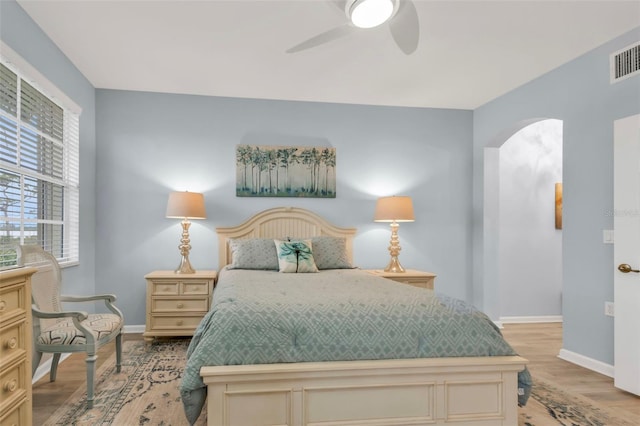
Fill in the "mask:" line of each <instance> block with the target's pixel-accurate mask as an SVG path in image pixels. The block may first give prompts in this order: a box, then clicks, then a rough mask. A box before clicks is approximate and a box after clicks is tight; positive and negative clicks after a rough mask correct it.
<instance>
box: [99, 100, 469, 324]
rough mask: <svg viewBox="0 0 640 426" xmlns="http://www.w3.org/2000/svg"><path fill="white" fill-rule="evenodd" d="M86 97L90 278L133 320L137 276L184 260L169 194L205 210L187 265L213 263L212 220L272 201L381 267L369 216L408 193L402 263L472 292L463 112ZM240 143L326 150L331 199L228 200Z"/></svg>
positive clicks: (235, 217) (140, 304)
mask: <svg viewBox="0 0 640 426" xmlns="http://www.w3.org/2000/svg"><path fill="white" fill-rule="evenodd" d="M96 102H97V106H96V112H97V114H96V115H97V125H96V130H97V141H98V148H97V159H98V161H97V175H96V181H97V188H98V191H97V221H96V223H97V232H96V236H97V240H98V244H97V250H96V256H97V262H96V282H97V287H98V289H99V290H100V291H109V292H115V293H117V294H121V295H124V294H126V295H127V296H126V297H121V301H120V305H121V306H122V307H123V308H124V310H125V312H126V313H127V320H128V323H129V324H143V323H144V302H145V282H144V279H143V276H144V275H145V274H146V273H148V272H151V271H152V270H155V269H169V270H170V269H174V268H175V267H176V266H177V264H178V261H179V258H180V256H179V252H178V248H177V246H178V244H179V239H180V233H181V228H180V225H179V222H178V221H176V220H172V219H166V218H165V217H164V213H165V209H166V202H167V197H168V194H169V192H170V191H172V190H190V191H197V192H203V193H204V195H205V203H206V207H207V216H208V218H207V219H206V220H204V221H193V224H192V226H191V232H190V236H191V245H192V247H193V248H192V250H191V256H190V259H191V263H192V264H193V266H194V268H196V269H217V268H218V264H217V258H218V252H217V237H216V234H215V227H217V226H232V225H235V224H238V223H240V222H241V221H242V220H244V219H247V218H248V217H249V216H250V215H252V214H254V213H256V212H258V211H260V210H263V209H265V208H270V207H275V206H282V205H285V206H296V207H304V208H308V209H311V210H313V211H315V212H317V213H319V214H320V215H322V216H323V217H325V218H327V219H328V220H329V221H331V222H333V223H335V224H336V225H339V226H344V227H350V226H354V227H357V228H358V231H359V232H358V235H357V237H356V239H355V241H354V252H355V263H356V264H357V265H359V266H361V267H363V268H382V267H384V266H385V265H386V264H387V262H388V260H389V253H388V251H387V246H388V243H389V237H390V231H389V227H388V225H386V224H379V223H373V222H372V220H373V212H374V208H375V200H376V198H377V197H378V196H381V195H393V194H398V195H410V196H412V197H413V201H414V209H415V214H416V222H414V223H406V224H402V226H401V227H400V231H399V233H400V243H401V246H402V253H401V255H400V259H401V261H402V263H403V265H404V266H405V267H406V268H415V269H422V270H429V271H435V272H436V273H437V274H438V278H437V279H436V287H437V289H438V290H440V291H443V292H445V293H447V294H450V295H453V296H456V297H460V298H465V299H469V298H470V296H471V295H470V287H469V285H468V283H470V276H469V271H470V265H471V263H470V262H471V251H470V250H471V249H470V247H471V223H470V208H471V153H472V151H471V141H472V113H471V112H470V111H462V110H439V109H419V108H395V107H394V108H391V107H372V106H356V105H338V104H323V103H308V102H285V101H262V100H246V99H230V98H216V97H202V96H190V95H172V94H157V93H142V92H130V91H115V90H98V91H97V95H96ZM237 144H255V145H300V146H314V145H315V146H331V147H334V148H336V155H337V180H338V184H337V197H336V198H335V199H302V198H244V197H236V196H235V170H236V169H235V167H236V165H235V148H236V145H237ZM452 253H455V255H452Z"/></svg>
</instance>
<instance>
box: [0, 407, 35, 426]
mask: <svg viewBox="0 0 640 426" xmlns="http://www.w3.org/2000/svg"><path fill="white" fill-rule="evenodd" d="M27 407H28V405H27V404H25V403H24V402H23V403H22V404H20V405H18V406H17V407H14V408H13V409H12V410H11V412H10V413H8V414H5V415H4V417H0V425H2V426H5V425H6V426H22V425H26V424H29V420H28V419H29V413H28V410H27Z"/></svg>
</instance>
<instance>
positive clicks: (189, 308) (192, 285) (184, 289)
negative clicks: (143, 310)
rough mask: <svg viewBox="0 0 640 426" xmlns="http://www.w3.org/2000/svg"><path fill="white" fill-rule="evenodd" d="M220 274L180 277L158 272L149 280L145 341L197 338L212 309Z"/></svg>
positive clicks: (198, 272)
mask: <svg viewBox="0 0 640 426" xmlns="http://www.w3.org/2000/svg"><path fill="white" fill-rule="evenodd" d="M216 276H217V273H216V271H196V272H194V273H193V274H176V273H175V271H154V272H151V273H150V274H147V275H145V279H146V280H147V323H146V327H145V332H144V340H145V341H146V342H148V343H150V342H152V341H153V338H154V337H163V336H164V337H170V336H193V333H194V332H195V330H196V327H198V324H200V321H201V320H202V317H204V315H205V314H206V313H207V312H208V311H209V308H210V307H211V295H212V294H213V286H214V285H215V281H216Z"/></svg>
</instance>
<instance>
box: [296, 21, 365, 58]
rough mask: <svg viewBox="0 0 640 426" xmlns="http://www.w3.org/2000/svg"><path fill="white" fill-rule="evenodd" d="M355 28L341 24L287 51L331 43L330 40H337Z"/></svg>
mask: <svg viewBox="0 0 640 426" xmlns="http://www.w3.org/2000/svg"><path fill="white" fill-rule="evenodd" d="M354 29H355V28H354V27H352V26H350V25H348V24H344V25H340V26H339V27H335V28H332V29H330V30H328V31H325V32H323V33H320V34H318V35H316V36H314V37H311V38H310V39H308V40H305V41H303V42H302V43H299V44H296V45H295V46H293V47H290V48H289V49H287V51H286V52H287V53H297V52H300V51H303V50H307V49H311V48H313V47H317V46H320V45H322V44H325V43H329V42H330V41H333V40H337V39H339V38H342V37H344V36H346V35H348V34H350V33H351V32H353V30H354Z"/></svg>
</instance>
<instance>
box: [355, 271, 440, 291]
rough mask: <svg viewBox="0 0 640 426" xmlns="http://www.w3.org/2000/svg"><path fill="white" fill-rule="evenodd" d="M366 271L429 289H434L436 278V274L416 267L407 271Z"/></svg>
mask: <svg viewBox="0 0 640 426" xmlns="http://www.w3.org/2000/svg"><path fill="white" fill-rule="evenodd" d="M365 272H368V273H370V274H373V275H376V276H378V277H382V278H387V279H389V280H393V281H397V282H399V283H403V284H409V285H412V286H414V287H421V288H426V289H428V290H433V282H434V281H435V279H436V274H432V273H431V272H424V271H417V270H415V269H407V270H406V271H405V272H385V271H384V270H382V269H365Z"/></svg>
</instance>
